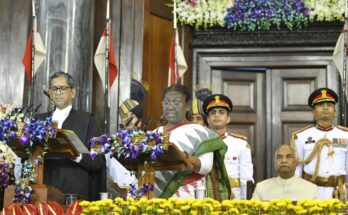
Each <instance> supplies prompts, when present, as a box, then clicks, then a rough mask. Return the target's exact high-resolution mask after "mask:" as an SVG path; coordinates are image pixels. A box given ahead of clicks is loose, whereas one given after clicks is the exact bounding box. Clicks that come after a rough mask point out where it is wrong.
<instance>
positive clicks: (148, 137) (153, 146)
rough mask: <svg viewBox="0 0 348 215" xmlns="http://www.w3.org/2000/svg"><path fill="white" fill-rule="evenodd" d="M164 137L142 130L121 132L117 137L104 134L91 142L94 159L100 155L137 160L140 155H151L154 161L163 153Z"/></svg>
mask: <svg viewBox="0 0 348 215" xmlns="http://www.w3.org/2000/svg"><path fill="white" fill-rule="evenodd" d="M163 140H164V139H163V137H162V136H161V135H160V134H159V133H158V132H156V131H155V132H150V131H147V132H144V131H141V130H135V129H133V130H121V131H119V132H118V133H116V134H115V135H109V134H104V135H102V136H100V137H93V138H92V139H91V140H90V146H91V149H92V150H91V152H90V155H91V157H92V158H95V157H96V156H97V154H98V153H103V154H108V153H110V157H114V156H116V157H117V158H119V159H123V160H136V159H137V158H139V156H140V154H144V153H146V154H150V158H151V159H152V160H155V159H156V156H157V155H158V154H161V153H163V147H164V142H163Z"/></svg>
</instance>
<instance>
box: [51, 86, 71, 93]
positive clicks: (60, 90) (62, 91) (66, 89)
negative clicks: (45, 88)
mask: <svg viewBox="0 0 348 215" xmlns="http://www.w3.org/2000/svg"><path fill="white" fill-rule="evenodd" d="M70 88H71V87H70V86H59V87H56V86H54V87H50V91H51V92H54V93H57V92H58V91H59V92H60V93H63V94H64V93H66V92H67V91H68V90H69V89H70Z"/></svg>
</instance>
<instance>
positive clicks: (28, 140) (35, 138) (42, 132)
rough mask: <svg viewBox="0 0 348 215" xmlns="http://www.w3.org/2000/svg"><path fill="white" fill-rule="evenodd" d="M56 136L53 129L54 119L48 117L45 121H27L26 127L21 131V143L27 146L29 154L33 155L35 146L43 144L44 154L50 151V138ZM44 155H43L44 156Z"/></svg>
mask: <svg viewBox="0 0 348 215" xmlns="http://www.w3.org/2000/svg"><path fill="white" fill-rule="evenodd" d="M54 135H55V129H53V128H52V118H51V117H47V118H46V119H45V120H44V121H41V120H39V119H34V118H32V119H25V123H24V126H23V128H22V131H21V135H20V138H19V142H20V143H21V144H22V145H27V146H28V147H27V148H26V149H27V153H28V154H31V152H32V150H33V146H34V144H42V143H43V151H44V154H45V153H46V152H47V149H48V141H47V140H48V138H52V137H54ZM44 154H43V155H44Z"/></svg>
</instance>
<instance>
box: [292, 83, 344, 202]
mask: <svg viewBox="0 0 348 215" xmlns="http://www.w3.org/2000/svg"><path fill="white" fill-rule="evenodd" d="M337 101H338V96H337V94H336V93H335V92H334V91H333V90H331V89H329V88H320V89H317V90H315V91H314V92H313V93H312V94H311V95H310V96H309V98H308V105H309V106H310V107H311V108H312V109H313V111H312V113H313V116H314V118H315V120H316V125H315V126H307V127H305V128H303V129H300V130H299V131H296V132H294V133H293V134H292V138H291V144H292V145H294V147H295V148H296V152H297V155H298V158H299V161H300V165H299V166H298V167H297V168H296V175H297V176H300V177H301V176H302V178H304V179H306V180H308V181H311V182H313V183H315V184H316V185H318V197H319V198H321V199H324V198H333V197H335V198H340V199H342V200H344V199H345V188H344V184H345V181H346V174H347V159H348V155H347V143H348V142H347V141H348V129H347V128H345V127H342V126H337V127H336V126H334V125H333V120H334V118H335V117H336V109H335V104H336V103H337Z"/></svg>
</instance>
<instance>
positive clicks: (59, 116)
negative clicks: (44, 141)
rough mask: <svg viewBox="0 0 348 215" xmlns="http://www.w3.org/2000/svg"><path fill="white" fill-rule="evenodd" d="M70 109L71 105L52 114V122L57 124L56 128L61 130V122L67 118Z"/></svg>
mask: <svg viewBox="0 0 348 215" xmlns="http://www.w3.org/2000/svg"><path fill="white" fill-rule="evenodd" d="M71 109H72V105H69V106H68V107H66V108H63V109H61V110H60V109H58V108H56V110H55V111H54V112H53V114H52V121H57V122H58V128H59V129H61V128H62V126H63V122H64V121H65V120H66V118H67V117H68V116H69V113H70V111H71Z"/></svg>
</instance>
